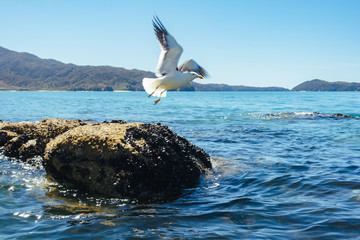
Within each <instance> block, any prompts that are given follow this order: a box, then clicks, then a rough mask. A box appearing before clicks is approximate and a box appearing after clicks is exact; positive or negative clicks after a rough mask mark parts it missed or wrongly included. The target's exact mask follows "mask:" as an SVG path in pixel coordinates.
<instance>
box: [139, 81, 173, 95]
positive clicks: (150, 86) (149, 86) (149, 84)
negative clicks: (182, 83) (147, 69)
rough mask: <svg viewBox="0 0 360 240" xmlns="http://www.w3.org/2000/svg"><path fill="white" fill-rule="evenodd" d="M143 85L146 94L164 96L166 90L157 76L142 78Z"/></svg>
mask: <svg viewBox="0 0 360 240" xmlns="http://www.w3.org/2000/svg"><path fill="white" fill-rule="evenodd" d="M142 84H143V87H144V89H145V91H146V92H147V93H148V94H152V96H155V97H160V95H161V97H166V92H167V91H166V90H165V89H163V88H162V87H161V86H160V84H161V82H160V80H159V79H158V78H144V79H143V81H142Z"/></svg>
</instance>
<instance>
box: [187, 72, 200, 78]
mask: <svg viewBox="0 0 360 240" xmlns="http://www.w3.org/2000/svg"><path fill="white" fill-rule="evenodd" d="M190 73H191V74H192V75H193V76H194V79H195V78H200V79H203V76H201V75H199V74H197V73H196V72H190Z"/></svg>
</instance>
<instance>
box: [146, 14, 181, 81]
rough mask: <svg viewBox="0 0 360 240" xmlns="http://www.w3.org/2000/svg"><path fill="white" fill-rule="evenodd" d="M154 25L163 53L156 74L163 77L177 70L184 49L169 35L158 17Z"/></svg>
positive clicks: (154, 20)
mask: <svg viewBox="0 0 360 240" xmlns="http://www.w3.org/2000/svg"><path fill="white" fill-rule="evenodd" d="M153 25H154V30H155V35H156V37H157V39H158V40H159V42H160V45H161V53H160V57H159V62H158V65H157V67H156V70H155V74H156V76H157V77H161V76H164V75H166V74H167V73H168V72H170V71H175V70H176V67H177V64H178V62H179V58H180V56H181V54H182V52H183V49H182V47H181V46H180V45H179V44H178V43H177V42H176V40H175V38H174V37H173V36H171V35H170V34H169V33H168V31H167V30H166V28H165V27H164V25H163V24H162V23H161V21H160V19H159V18H158V17H157V16H155V17H154V19H153Z"/></svg>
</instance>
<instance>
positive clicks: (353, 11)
mask: <svg viewBox="0 0 360 240" xmlns="http://www.w3.org/2000/svg"><path fill="white" fill-rule="evenodd" d="M155 14H156V15H157V16H158V17H159V18H160V19H161V21H162V23H163V24H164V25H165V27H166V28H167V30H168V32H169V33H170V34H171V35H172V36H173V37H175V39H176V40H177V42H178V43H179V44H180V45H181V46H182V47H183V49H184V52H183V54H182V57H181V58H180V61H179V64H181V63H182V62H183V61H185V60H186V59H188V58H193V59H194V60H196V61H197V62H198V64H200V65H201V66H202V67H204V68H205V69H206V70H207V71H208V72H209V74H210V75H211V77H210V78H207V79H203V80H200V79H199V80H196V81H197V82H200V83H225V84H229V85H245V86H258V87H267V86H279V87H286V88H293V87H295V86H296V85H298V84H300V83H302V82H304V81H308V80H311V79H322V80H326V81H346V82H360V1H359V0H233V1H231V0H223V1H218V0H177V1H170V0H167V1H165V0H153V1H150V0H131V1H130V0H128V1H118V0H98V1H95V0H94V1H92V0H61V1H59V0H52V1H48V0H32V1H28V0H0V29H1V30H0V46H1V47H4V48H7V49H10V50H14V51H18V52H28V53H32V54H34V55H36V56H38V57H40V58H47V59H56V60H58V61H61V62H64V63H73V64H77V65H95V66H98V65H108V66H114V67H124V68H127V69H140V70H145V71H152V72H154V71H155V67H156V65H157V61H158V57H159V53H160V47H159V44H158V42H157V39H156V37H155V35H154V32H153V27H152V22H151V21H152V18H153V16H154V15H155Z"/></svg>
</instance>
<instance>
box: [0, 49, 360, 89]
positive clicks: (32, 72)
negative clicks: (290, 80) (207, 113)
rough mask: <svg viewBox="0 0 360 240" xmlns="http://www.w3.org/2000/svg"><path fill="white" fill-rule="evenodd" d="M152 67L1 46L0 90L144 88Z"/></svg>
mask: <svg viewBox="0 0 360 240" xmlns="http://www.w3.org/2000/svg"><path fill="white" fill-rule="evenodd" d="M154 76H155V74H154V73H153V72H149V71H142V70H137V69H131V70H129V69H125V68H121V67H111V66H78V65H75V64H65V63H62V62H59V61H56V60H53V59H42V58H39V57H37V56H35V55H33V54H30V53H24V52H16V51H12V50H8V49H6V48H3V47H0V91H11V90H14V91H40V90H47V91H143V87H142V79H143V78H144V77H154ZM178 90H180V91H360V83H349V82H327V81H324V80H318V79H314V80H311V81H306V82H304V83H301V84H299V85H298V86H296V87H294V88H293V89H291V90H290V89H287V88H282V87H250V86H242V85H238V86H232V85H227V84H200V83H197V82H191V83H190V84H188V85H187V86H185V87H183V88H181V89H178Z"/></svg>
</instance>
